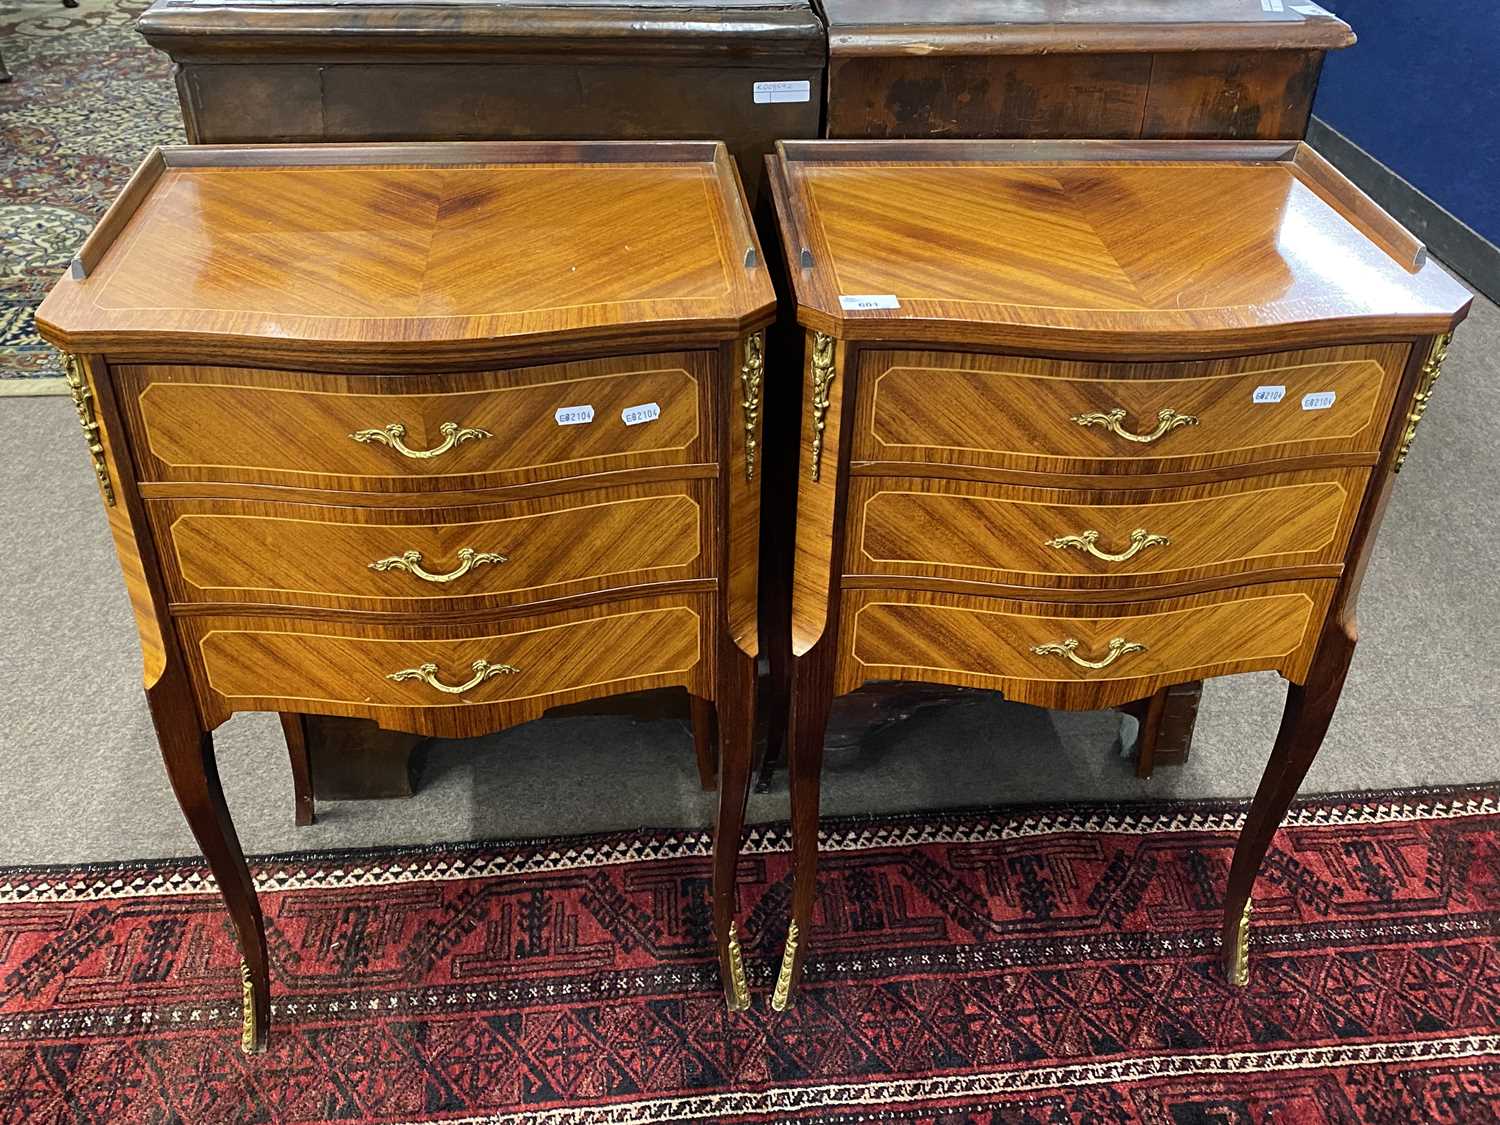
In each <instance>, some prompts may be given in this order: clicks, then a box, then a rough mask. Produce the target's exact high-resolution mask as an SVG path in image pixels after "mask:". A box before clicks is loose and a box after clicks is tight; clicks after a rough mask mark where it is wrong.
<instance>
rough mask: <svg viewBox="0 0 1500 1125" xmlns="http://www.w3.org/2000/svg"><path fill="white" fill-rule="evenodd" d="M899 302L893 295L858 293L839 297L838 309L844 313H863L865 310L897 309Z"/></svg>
mask: <svg viewBox="0 0 1500 1125" xmlns="http://www.w3.org/2000/svg"><path fill="white" fill-rule="evenodd" d="M900 307H901V302H900V301H898V300H896V294H894V293H860V294H855V295H853V296H847V295H846V296H841V297H839V308H841V309H843V310H844V311H845V312H864V311H866V310H867V309H899V308H900Z"/></svg>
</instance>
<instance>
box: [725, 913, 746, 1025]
mask: <svg viewBox="0 0 1500 1125" xmlns="http://www.w3.org/2000/svg"><path fill="white" fill-rule="evenodd" d="M729 987H730V990H731V991H732V992H733V993H734V999H733V1000H732V1001H731V1002H730V1004H729V1010H730V1011H731V1012H743V1011H744V1010H745V1009H747V1008H748V1007H750V986H749V985H747V984H746V983H745V955H744V954H743V953H742V952H741V951H740V931H739V927H738V926H736V925H735V923H733V922H731V923H729Z"/></svg>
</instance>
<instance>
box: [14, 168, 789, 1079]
mask: <svg viewBox="0 0 1500 1125" xmlns="http://www.w3.org/2000/svg"><path fill="white" fill-rule="evenodd" d="M773 307H774V296H773V293H772V289H771V284H770V281H769V279H768V277H767V275H766V271H765V269H764V266H763V265H762V263H761V257H760V253H759V247H758V246H757V244H756V240H755V235H754V233H753V231H752V228H751V226H750V223H749V221H748V217H747V212H746V209H745V205H744V200H743V194H742V192H741V190H740V186H739V180H738V177H737V175H736V173H735V170H734V168H733V165H732V163H731V162H730V160H729V157H728V156H727V154H726V152H725V150H724V148H723V146H722V145H717V144H713V143H707V142H705V143H683V144H678V143H655V144H653V143H581V144H536V145H532V144H521V143H514V144H503V143H500V144H483V143H481V144H455V145H410V146H402V145H377V146H368V147H355V146H325V147H319V148H296V147H289V146H267V147H244V148H171V149H163V150H160V151H158V152H154V153H152V154H151V156H150V157H149V158H148V159H147V160H146V162H145V163H144V164H143V165H142V166H141V169H140V171H139V172H138V173H137V174H136V176H135V178H134V179H133V180H132V181H131V184H130V185H129V186H128V187H127V189H126V191H125V193H124V195H123V196H122V197H121V199H120V200H119V201H118V202H117V203H116V205H115V206H114V208H113V209H111V211H110V212H109V214H108V215H106V216H105V218H104V220H103V221H102V222H101V224H100V226H99V228H98V230H96V232H95V233H94V235H93V236H91V237H90V239H89V240H88V242H86V243H85V245H84V246H83V248H82V250H81V251H80V252H79V256H78V258H77V260H76V261H75V262H74V264H73V268H72V271H71V276H69V277H67V278H64V279H63V280H62V281H60V282H59V283H58V285H57V287H56V288H55V289H54V290H53V291H52V293H51V295H50V296H49V297H48V298H47V300H46V301H45V302H44V304H43V305H42V308H41V310H40V311H39V313H38V317H37V319H38V323H39V325H40V326H41V330H42V332H43V334H44V335H45V336H46V337H47V338H48V339H49V340H50V341H51V342H52V343H54V344H56V345H57V346H58V347H60V348H62V349H64V350H65V351H66V352H67V353H69V370H70V379H71V381H72V385H73V392H74V396H75V400H76V402H77V405H78V410H79V414H80V416H81V418H82V420H83V423H84V427H85V430H86V432H87V435H88V445H89V455H90V456H91V457H92V458H93V462H94V468H95V471H96V472H97V474H98V477H99V483H100V488H101V491H102V494H103V499H104V502H105V505H106V510H107V512H108V516H109V522H110V526H111V529H112V531H113V533H114V539H115V544H116V547H117V548H118V551H119V555H120V560H121V564H122V566H123V567H124V570H125V577H126V582H127V586H128V587H129V591H130V596H131V599H132V603H133V605H134V609H135V616H136V621H137V624H138V626H139V629H140V634H141V641H142V646H143V649H144V652H145V663H146V676H145V679H146V694H147V699H148V701H149V704H150V708H151V712H152V716H153V718H154V720H155V723H156V729H157V732H158V735H159V738H160V742H161V750H162V754H163V757H164V759H165V761H166V765H167V771H168V773H169V775H170V777H171V781H172V786H173V789H174V790H175V792H176V794H177V797H178V800H179V802H180V803H181V805H182V809H183V812H184V813H185V814H186V816H187V819H188V821H189V823H190V825H191V826H192V829H193V832H194V834H195V835H196V837H197V839H198V842H199V844H200V845H201V846H202V848H203V851H204V854H205V856H206V857H207V858H208V861H209V863H210V865H211V867H212V869H213V872H214V875H215V876H216V878H217V879H218V883H219V886H220V888H221V890H222V892H223V895H224V899H225V902H226V904H227V905H228V907H229V911H230V914H231V916H232V918H233V921H234V926H235V930H236V933H237V935H238V940H239V945H240V951H241V955H242V957H243V974H244V996H245V1021H244V1034H243V1045H244V1047H245V1049H246V1050H247V1051H254V1050H258V1049H260V1048H261V1047H262V1046H263V1045H264V1043H265V1038H266V1031H267V1024H268V1018H269V1014H270V998H269V990H268V984H269V978H268V971H267V959H266V943H265V933H264V927H263V924H262V918H261V912H260V907H259V904H258V902H257V899H256V895H255V890H254V887H253V885H252V883H251V880H250V876H249V874H248V872H247V870H246V867H245V860H244V857H243V855H242V854H241V850H240V845H239V843H238V840H237V839H236V836H235V832H234V828H233V826H232V824H231V823H230V819H229V815H228V812H227V810H226V808H225V803H224V796H223V793H222V792H221V791H220V787H219V783H218V778H217V774H216V771H215V767H214V758H213V745H212V739H211V736H210V734H209V732H210V731H212V730H213V729H214V728H215V727H216V726H218V725H219V724H220V723H222V722H223V721H224V720H225V719H227V718H228V717H229V716H230V715H231V714H232V713H234V712H236V711H250V710H272V711H283V712H309V713H315V714H327V715H343V716H350V717H356V718H365V719H372V720H374V721H375V722H377V723H379V724H381V725H382V726H385V727H389V728H393V729H398V730H404V731H410V732H413V733H417V734H423V735H441V736H445V737H463V736H469V735H476V734H480V733H483V732H486V731H493V730H496V729H499V728H502V727H505V726H508V725H511V724H514V723H519V722H523V721H526V720H528V719H532V718H535V717H537V716H538V715H540V714H541V713H542V712H543V711H544V710H545V709H547V708H548V707H552V706H555V705H558V704H563V703H573V702H577V701H580V700H583V699H588V698H592V697H597V696H602V695H609V694H613V693H619V692H630V691H639V690H643V689H648V688H665V687H676V688H685V689H686V690H687V691H688V692H689V693H691V694H692V695H693V697H694V698H695V700H697V701H698V703H699V705H698V706H697V707H695V717H696V718H697V719H699V720H701V721H703V722H705V723H709V722H712V721H713V718H714V711H715V709H716V710H717V724H716V725H717V729H718V738H719V743H720V744H719V752H718V753H719V775H720V786H719V790H720V805H719V817H718V823H717V826H716V838H715V855H714V884H713V887H714V889H713V896H714V916H715V925H716V933H717V937H718V944H719V958H720V967H721V970H722V972H723V977H724V986H725V994H726V996H727V998H728V1000H729V1004H730V1006H731V1007H732V1008H740V1007H744V1006H745V1005H746V1004H747V1003H748V998H747V995H746V989H745V983H744V974H743V969H742V966H741V964H740V957H739V950H738V943H737V938H736V930H735V925H734V887H733V880H734V867H735V857H736V855H737V852H738V848H739V840H740V834H741V826H742V818H743V815H744V802H745V796H746V792H747V780H748V771H749V760H750V735H751V729H752V721H753V714H752V712H753V686H754V657H755V652H756V646H757V640H756V581H757V559H756V543H757V536H758V520H759V501H758V494H759V486H760V480H759V474H758V466H757V458H756V454H757V442H758V440H759V435H760V401H761V379H762V363H763V360H762V354H763V353H762V345H763V335H762V332H763V329H764V327H765V325H766V323H767V322H768V321H769V319H770V317H771V315H772V311H773Z"/></svg>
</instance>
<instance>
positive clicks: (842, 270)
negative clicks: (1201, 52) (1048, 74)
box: [775, 141, 1471, 354]
mask: <svg viewBox="0 0 1500 1125" xmlns="http://www.w3.org/2000/svg"><path fill="white" fill-rule="evenodd" d="M780 150H781V152H782V154H783V158H782V160H781V161H780V164H779V167H778V168H777V169H776V170H775V174H776V179H777V180H779V181H780V183H779V184H777V185H775V186H776V188H777V195H778V210H779V211H780V213H781V217H782V226H783V238H784V239H785V240H786V241H787V242H788V246H789V257H790V258H791V259H792V260H793V261H798V260H799V259H800V258H801V257H802V255H801V251H802V250H803V249H804V248H805V249H807V250H808V252H809V254H810V256H811V262H812V265H811V267H809V268H799V269H795V270H793V281H794V284H795V288H796V294H797V301H798V319H799V320H800V321H801V323H802V324H803V325H804V326H806V327H808V328H811V329H815V330H819V331H824V332H829V333H831V334H834V335H837V336H839V337H841V338H844V339H860V340H871V339H874V340H880V339H884V340H892V339H905V340H933V341H954V342H964V343H973V344H976V345H983V346H996V347H1005V346H1012V347H1018V348H1021V349H1023V350H1031V349H1032V348H1046V349H1050V350H1061V351H1068V350H1078V351H1085V350H1086V351H1090V352H1105V353H1107V352H1111V351H1113V352H1117V353H1118V352H1120V351H1125V352H1127V353H1128V352H1131V351H1135V352H1137V353H1138V354H1139V352H1141V351H1146V350H1150V351H1165V352H1168V353H1170V352H1172V351H1176V350H1181V349H1186V348H1196V349H1203V350H1207V349H1212V348H1216V347H1217V348H1225V349H1229V348H1235V349H1241V348H1243V349H1248V350H1255V349H1256V348H1257V346H1259V347H1261V348H1266V347H1267V346H1268V345H1269V346H1275V345H1272V344H1271V342H1272V341H1277V342H1279V344H1280V346H1282V347H1286V346H1292V345H1295V344H1296V343H1298V342H1303V343H1306V344H1309V345H1310V344H1323V343H1329V342H1332V341H1333V340H1336V339H1339V338H1340V337H1342V338H1344V339H1359V338H1364V339H1378V338H1381V337H1385V338H1394V337H1400V336H1408V337H1409V336H1411V335H1417V334H1422V333H1424V332H1435V331H1442V330H1444V329H1446V328H1447V327H1448V326H1449V325H1450V324H1451V323H1452V321H1453V320H1454V318H1455V317H1457V316H1459V315H1461V314H1462V313H1463V311H1464V310H1465V309H1466V308H1467V306H1468V303H1469V301H1470V299H1471V298H1470V296H1469V294H1468V293H1467V291H1465V290H1464V289H1463V288H1462V287H1461V286H1459V285H1458V284H1457V283H1456V282H1454V281H1453V280H1452V279H1451V278H1450V277H1448V275H1447V274H1446V273H1444V272H1443V271H1442V269H1441V268H1440V267H1438V266H1437V265H1435V264H1433V263H1430V262H1427V263H1425V264H1418V263H1414V262H1412V261H1411V260H1409V259H1408V258H1406V257H1405V256H1404V255H1405V254H1406V253H1407V246H1405V245H1397V244H1396V243H1395V242H1391V243H1389V244H1387V243H1384V242H1382V243H1377V242H1374V241H1372V240H1371V238H1370V237H1369V233H1368V232H1367V231H1366V230H1362V229H1361V226H1360V225H1359V223H1360V221H1361V220H1360V216H1361V215H1362V214H1363V204H1362V203H1360V202H1359V200H1358V198H1357V197H1355V196H1353V195H1349V194H1348V189H1343V190H1344V196H1343V197H1340V196H1339V195H1338V194H1337V193H1336V192H1335V191H1332V190H1330V189H1329V186H1328V185H1327V184H1326V183H1325V182H1322V179H1321V177H1318V176H1315V175H1314V174H1313V173H1312V172H1309V171H1308V170H1307V169H1306V167H1305V166H1304V165H1306V164H1307V163H1308V161H1307V160H1306V158H1302V157H1300V153H1301V151H1302V149H1301V146H1298V145H1295V144H1289V145H1286V146H1283V147H1280V148H1278V147H1276V146H1275V145H1273V144H1271V143H1267V142H1253V143H1240V142H1229V141H1222V142H1198V141H1154V142H1153V141H1142V142H1133V143H1131V144H1130V145H1125V146H1121V145H1114V144H1111V143H1110V142H1102V141H1101V142H1087V141H1083V142H1066V141H1054V142H1043V141H1030V142H1028V141H951V142H944V141H926V142H915V141H911V142H891V143H889V144H887V145H883V146H877V145H876V142H859V141H849V142H839V141H800V142H787V143H784V144H783V145H781V146H780ZM1299 159H1301V163H1299ZM865 294H889V295H892V296H894V297H895V298H896V299H897V300H898V301H899V305H900V307H899V308H897V309H894V310H890V309H885V310H873V311H870V310H861V311H845V310H843V309H842V308H841V307H840V303H839V297H840V295H865Z"/></svg>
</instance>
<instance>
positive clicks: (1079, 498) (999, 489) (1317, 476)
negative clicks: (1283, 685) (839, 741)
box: [844, 469, 1369, 598]
mask: <svg viewBox="0 0 1500 1125" xmlns="http://www.w3.org/2000/svg"><path fill="white" fill-rule="evenodd" d="M1368 476H1369V474H1368V472H1366V471H1364V470H1348V469H1345V470H1333V471H1327V470H1325V471H1322V472H1310V473H1289V474H1282V475H1277V476H1269V477H1250V478H1244V479H1240V480H1234V481H1229V482H1224V483H1218V484H1209V485H1199V486H1196V487H1192V488H1183V489H1171V490H1167V489H1162V490H1155V491H1145V492H1129V491H1117V492H1079V491H1072V490H1062V489H1041V488H1016V487H1006V486H999V485H990V484H977V483H971V482H963V481H948V480H923V479H920V478H884V477H855V478H853V480H852V481H851V482H850V497H849V514H848V519H849V521H850V532H849V543H848V556H847V558H846V560H845V575H844V578H845V584H846V585H847V584H848V582H849V580H850V578H852V577H855V576H865V575H872V576H899V577H910V578H919V579H930V580H932V581H933V582H942V581H944V580H949V581H966V582H986V583H996V584H1001V585H1011V586H1034V587H1039V588H1043V589H1046V590H1048V591H1050V593H1049V594H1048V596H1049V597H1050V596H1054V595H1055V592H1056V591H1059V590H1077V589H1088V590H1096V591H1107V592H1109V593H1112V594H1114V595H1115V596H1116V597H1120V598H1126V597H1132V596H1138V595H1139V594H1140V593H1141V592H1144V591H1147V590H1149V589H1150V588H1151V587H1155V586H1166V585H1171V584H1173V583H1178V582H1190V581H1200V580H1204V579H1220V580H1221V581H1222V582H1223V583H1224V584H1230V583H1236V584H1243V583H1245V582H1247V581H1257V580H1260V581H1264V580H1266V579H1268V578H1271V577H1278V576H1277V575H1272V574H1270V573H1269V572H1272V571H1277V570H1281V569H1283V568H1289V567H1320V568H1322V572H1321V573H1322V576H1323V577H1330V578H1331V577H1337V576H1338V574H1339V572H1340V571H1341V570H1342V565H1343V558H1344V552H1345V550H1346V548H1347V545H1348V540H1349V534H1350V531H1351V529H1352V528H1353V524H1354V519H1355V516H1356V515H1357V514H1358V512H1359V507H1360V502H1361V500H1362V499H1363V497H1364V488H1365V482H1366V480H1367V479H1368ZM1137 529H1140V530H1143V531H1145V532H1147V533H1148V534H1149V535H1152V536H1164V537H1165V538H1166V539H1167V540H1168V542H1166V543H1164V544H1161V543H1157V544H1154V545H1151V546H1147V547H1143V548H1141V549H1140V550H1139V551H1138V552H1137V553H1136V554H1134V555H1133V556H1132V557H1131V558H1129V559H1126V560H1123V561H1110V560H1105V559H1099V558H1097V557H1095V556H1093V555H1090V554H1088V553H1087V552H1085V551H1084V550H1081V549H1079V548H1078V547H1076V546H1067V547H1064V548H1057V547H1053V546H1050V543H1051V542H1052V541H1053V540H1055V539H1058V538H1059V537H1063V536H1079V535H1082V534H1084V533H1085V532H1088V531H1093V532H1097V533H1098V540H1097V542H1096V543H1095V547H1096V548H1097V549H1098V550H1099V551H1100V552H1102V553H1106V554H1124V553H1127V552H1128V551H1129V550H1130V549H1131V546H1132V544H1131V535H1132V532H1134V531H1136V530H1137Z"/></svg>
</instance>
